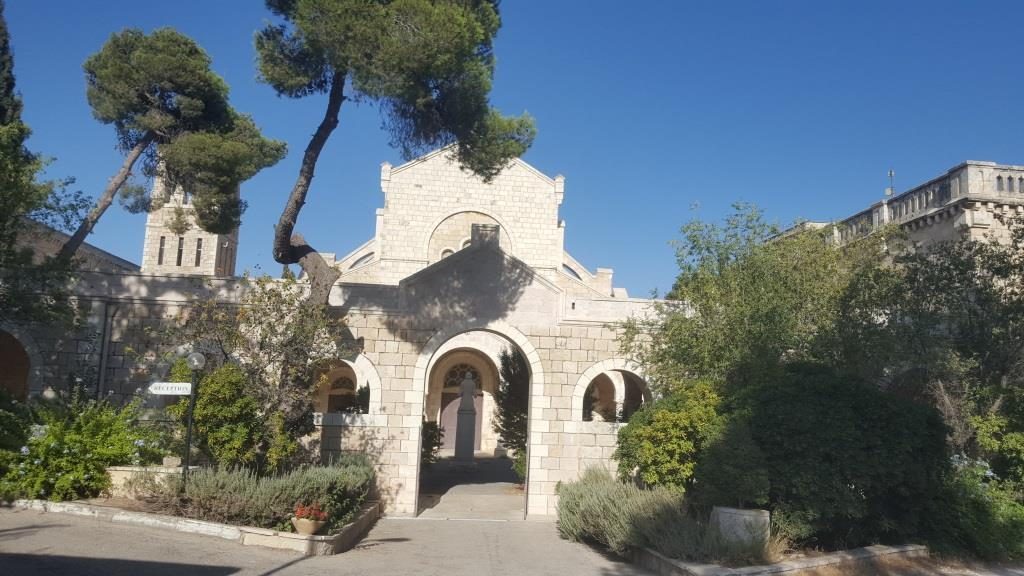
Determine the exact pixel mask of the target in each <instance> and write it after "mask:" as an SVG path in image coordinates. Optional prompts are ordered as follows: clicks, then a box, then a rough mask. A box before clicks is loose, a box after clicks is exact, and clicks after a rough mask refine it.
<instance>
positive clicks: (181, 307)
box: [0, 150, 652, 516]
mask: <svg viewBox="0 0 1024 576" xmlns="http://www.w3.org/2000/svg"><path fill="white" fill-rule="evenodd" d="M564 187H565V182H564V179H563V178H562V177H561V176H559V177H555V178H551V177H548V176H547V175H544V174H542V173H540V172H538V171H537V170H536V169H534V168H532V167H531V166H529V165H528V164H526V163H525V162H522V161H519V160H517V161H515V162H513V163H512V164H511V165H510V166H509V167H508V168H506V169H505V170H504V171H503V172H502V173H501V174H499V175H498V176H497V177H496V178H495V179H494V180H493V181H491V182H483V181H482V180H481V179H479V178H478V177H476V176H474V175H472V174H469V173H467V172H465V171H463V170H462V169H460V167H459V166H458V165H457V164H456V163H455V162H453V161H452V160H451V158H450V157H449V155H448V153H447V151H446V150H440V151H437V152H434V153H432V154H429V155H427V156H424V157H422V158H419V159H417V160H414V161H412V162H409V163H407V164H404V165H402V166H398V167H392V166H390V165H388V164H384V165H383V166H382V167H381V190H382V192H383V196H384V197H383V207H382V208H380V209H378V210H377V212H376V229H375V234H374V237H373V238H371V239H369V240H368V241H367V242H366V243H364V244H363V245H361V246H359V247H357V248H356V249H355V250H353V251H352V252H350V253H348V254H347V255H345V256H343V257H341V258H335V256H334V255H333V254H327V255H325V256H326V257H327V258H328V260H329V261H331V262H333V265H334V266H336V267H337V269H338V270H339V272H340V273H341V277H340V278H339V280H338V282H337V283H336V285H335V286H334V289H333V291H332V294H331V300H330V303H331V306H332V307H334V308H335V309H336V310H338V311H339V312H341V313H343V315H344V317H345V320H346V329H347V331H348V332H349V335H348V337H349V338H350V340H351V346H348V347H347V348H350V349H351V350H352V352H351V353H349V355H348V356H345V357H339V358H336V359H335V360H334V361H332V362H329V363H327V365H325V366H324V368H323V370H322V373H321V374H318V377H317V381H318V382H323V385H322V387H321V388H319V389H317V390H316V391H315V404H316V410H317V412H316V416H315V417H316V423H317V427H318V430H317V433H316V436H317V440H318V441H319V442H318V444H319V447H320V450H321V452H322V453H323V455H324V457H325V458H329V457H330V456H331V455H332V454H334V453H338V452H341V451H347V450H358V451H364V452H367V453H369V454H370V455H371V456H372V457H373V458H375V459H376V461H377V462H378V472H379V481H380V482H379V483H380V492H381V496H382V498H383V500H384V502H385V505H386V510H387V512H388V513H389V514H393V515H414V514H416V512H417V509H418V502H417V498H418V484H419V478H420V473H421V470H422V466H421V462H420V450H421V430H422V428H423V426H424V423H426V422H434V423H437V424H438V425H439V426H440V427H442V428H444V430H445V438H446V440H445V442H446V444H445V449H448V450H452V449H456V448H457V446H456V443H457V442H456V439H457V438H463V439H464V438H466V437H469V438H471V440H472V445H471V448H472V450H473V451H475V452H476V453H477V454H478V455H481V454H488V455H491V454H501V453H502V452H503V448H502V446H501V445H500V442H499V439H498V438H497V435H496V434H495V433H494V432H493V431H492V428H491V420H492V418H493V412H494V396H493V395H494V391H495V389H496V388H497V386H498V382H499V368H500V356H501V354H502V353H503V352H504V351H513V350H515V351H518V352H520V353H521V354H522V355H523V357H524V358H525V359H526V362H527V364H528V365H529V373H530V381H529V396H530V400H529V415H528V416H529V424H528V428H529V445H528V450H527V452H528V477H527V488H526V490H525V494H524V500H525V502H524V512H525V514H526V515H528V516H549V515H552V514H554V512H555V505H556V500H557V497H556V494H555V486H556V485H557V483H558V482H560V481H565V480H572V479H574V478H576V477H577V476H578V474H579V472H580V471H581V470H583V469H584V468H585V467H587V466H590V465H602V466H606V465H608V464H609V463H610V461H611V456H612V453H613V452H614V449H615V437H616V433H617V430H618V426H619V424H618V423H617V422H616V421H617V420H619V419H620V418H621V416H622V415H623V414H628V413H630V412H631V411H633V410H635V409H636V408H638V407H639V406H640V405H641V404H642V403H644V402H645V401H650V398H651V397H650V393H649V392H648V390H647V386H646V384H645V382H644V380H643V373H642V370H641V369H640V367H639V366H637V365H636V364H635V363H633V362H631V361H630V359H629V358H628V357H626V356H625V355H623V354H622V353H621V352H620V351H619V346H618V335H619V332H618V330H619V328H618V325H619V324H620V323H621V322H622V321H624V320H626V319H628V318H631V317H634V316H638V315H644V314H646V313H648V312H649V311H650V309H651V305H652V302H651V301H650V300H646V299H634V298H629V297H628V295H627V294H626V291H625V290H623V289H621V288H615V287H613V285H612V271H611V270H610V269H603V268H598V269H596V270H595V271H590V270H588V269H587V268H586V267H584V266H583V265H582V264H580V263H579V262H578V261H577V260H575V259H574V258H573V257H572V256H571V255H569V254H568V253H567V252H566V251H565V249H564V233H565V224H564V222H563V221H562V220H561V219H560V218H559V207H560V205H561V204H562V201H563V198H564ZM187 207H188V198H187V197H186V196H184V195H183V194H181V193H180V192H179V193H177V194H174V195H172V196H171V200H170V201H169V202H168V203H167V204H166V205H165V206H164V207H163V208H162V209H161V210H158V211H155V212H153V213H151V214H150V216H149V219H148V222H147V227H146V238H145V243H144V246H145V247H144V256H143V265H142V267H141V270H133V269H125V268H123V267H122V268H116V269H115V268H112V267H110V266H105V267H101V266H97V267H94V268H93V269H92V270H86V271H83V272H82V273H81V274H80V279H79V280H78V283H77V286H76V293H77V295H78V302H79V308H80V309H81V310H82V311H83V313H84V316H85V317H86V319H87V321H86V323H85V326H84V327H83V329H82V330H81V331H79V332H77V333H67V332H66V331H65V330H62V329H57V328H47V327H33V326H29V327H22V326H9V325H7V326H0V348H2V350H0V354H2V355H3V356H0V357H3V358H8V357H10V358H12V359H13V360H11V361H10V362H12V363H17V364H18V366H19V367H20V368H19V370H22V372H19V373H18V374H19V375H18V376H16V377H15V379H19V378H23V380H24V385H23V386H22V387H21V388H16V387H14V386H13V385H10V386H9V385H7V384H5V386H7V387H9V388H11V389H12V390H15V391H17V390H22V391H26V393H28V394H38V393H42V392H44V391H45V390H46V389H47V388H62V387H65V386H67V384H68V382H69V380H72V379H80V380H84V381H86V382H88V383H93V382H94V383H95V384H93V386H94V389H95V392H96V393H97V394H98V395H100V396H107V395H113V396H127V395H130V394H131V393H133V392H134V391H135V390H136V389H137V388H139V387H144V386H145V385H146V384H147V383H148V382H149V381H151V380H152V378H153V376H152V375H151V374H150V373H149V372H148V370H147V365H148V363H147V362H145V358H146V357H147V355H149V356H152V355H153V354H154V353H155V347H156V345H157V344H156V342H155V341H154V340H153V339H152V336H151V333H152V331H153V329H155V328H158V327H159V326H160V325H161V324H163V323H166V322H168V321H169V320H171V319H174V318H177V317H178V316H179V315H181V314H182V313H185V312H187V309H188V308H189V306H190V305H191V304H192V303H194V302H195V301H196V299H208V298H214V299H217V300H218V301H221V302H237V301H238V300H239V298H240V297H241V295H242V291H243V290H244V283H243V282H241V281H240V280H239V279H237V278H235V277H234V255H235V247H236V245H237V244H236V243H237V236H236V235H227V236H215V235H210V234H204V233H202V232H201V231H198V230H195V229H192V230H190V231H189V232H188V233H186V234H176V233H175V232H174V231H173V230H172V229H171V228H170V227H168V225H167V223H168V221H169V220H170V219H171V217H172V212H173V211H174V210H175V209H186V210H187ZM96 252H97V253H98V254H99V257H102V254H103V253H102V251H98V250H97V251H96ZM91 254H92V253H91ZM108 256H110V258H111V259H116V257H114V256H112V255H108ZM101 259H102V258H101ZM117 260H118V261H120V259H117ZM112 261H113V260H112ZM12 365H13V364H12ZM467 379H469V381H471V382H472V383H473V384H474V386H475V388H476V392H475V393H473V394H472V398H471V399H470V398H469V397H468V396H469V394H468V393H467V394H466V396H467V400H468V401H469V404H468V406H472V411H473V414H472V418H471V419H468V420H460V417H459V416H457V412H458V409H459V407H460V404H461V405H462V406H463V408H465V407H466V406H467V404H465V403H463V402H462V396H463V391H465V390H472V389H473V388H472V387H470V388H466V387H464V386H462V385H463V383H464V382H466V380H467ZM367 392H368V400H363V401H360V400H359V399H358V397H360V396H362V397H364V398H365V395H366V393H367ZM460 422H462V424H463V429H462V430H461V431H459V430H458V426H459V423H460ZM467 422H470V423H472V430H471V432H472V434H469V433H468V432H467V429H468V428H469V426H467V424H466V423H467Z"/></svg>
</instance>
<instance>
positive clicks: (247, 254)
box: [6, 0, 1024, 296]
mask: <svg viewBox="0 0 1024 576" xmlns="http://www.w3.org/2000/svg"><path fill="white" fill-rule="evenodd" d="M6 4H7V8H6V16H7V20H8V25H9V27H10V31H11V36H12V44H13V46H14V50H15V66H16V74H17V82H18V87H19V90H20V91H21V93H22V95H23V97H24V100H25V113H24V117H25V119H26V121H27V122H28V123H29V124H30V125H31V127H32V129H33V130H34V136H33V138H32V140H31V147H32V148H33V149H34V150H36V151H38V152H41V153H44V154H46V155H48V156H52V157H55V158H56V162H54V164H53V165H52V167H51V170H50V173H51V175H53V176H60V177H63V176H73V177H75V178H76V179H77V187H78V188H80V189H82V190H83V191H85V192H87V193H90V194H95V193H96V192H97V191H98V190H100V189H102V187H103V185H104V183H105V182H106V181H107V179H108V178H109V177H110V176H111V175H112V174H113V173H114V172H115V171H116V169H117V167H118V165H119V164H120V161H121V158H120V156H119V154H118V153H117V152H116V150H115V149H114V144H115V139H114V132H113V129H112V128H110V127H109V126H105V125H102V124H100V123H98V122H96V121H95V120H93V118H92V116H91V113H90V110H89V107H88V105H87V103H86V101H85V88H84V80H83V74H82V70H81V64H82V62H83V61H84V60H85V59H86V58H87V57H88V56H89V55H90V54H92V53H93V52H95V51H96V50H98V49H99V48H100V46H101V45H102V44H103V42H104V41H105V40H106V39H107V37H108V36H109V35H110V34H111V33H113V32H115V31H118V30H121V29H122V28H125V27H138V28H142V29H144V30H147V31H148V30H151V29H153V28H156V27H159V26H173V27H175V28H177V29H179V30H181V31H182V32H184V33H186V34H188V35H190V36H192V37H193V38H194V39H196V40H197V41H198V42H199V43H200V44H201V45H202V46H203V47H204V48H205V49H206V50H207V51H208V52H209V53H210V55H211V56H212V58H213V64H214V68H215V70H216V71H217V72H218V73H220V74H221V75H222V76H224V78H225V79H226V80H227V82H228V83H229V85H230V86H231V89H232V93H231V96H232V103H233V104H234V105H235V107H236V108H238V109H239V110H242V111H245V112H248V113H251V114H252V115H253V116H254V117H255V118H256V120H257V122H258V123H259V124H260V126H261V127H262V128H263V130H264V132H265V133H266V134H267V135H268V136H271V137H274V138H278V139H281V140H284V141H286V142H287V143H288V145H289V148H290V153H289V156H288V157H287V158H286V159H285V160H284V161H282V162H281V163H280V164H278V165H277V166H275V167H273V168H270V169H268V170H265V171H264V172H262V173H261V174H259V175H258V176H257V177H255V178H253V179H252V180H250V181H249V182H248V183H246V184H245V185H244V187H243V194H244V196H245V197H246V198H247V200H248V202H249V210H248V211H247V212H246V214H245V216H244V222H243V225H242V229H241V242H240V244H241V245H240V249H239V266H240V270H241V269H242V268H256V267H259V268H260V269H262V270H264V271H267V272H269V273H272V274H277V273H278V272H279V271H280V266H279V265H277V264H275V263H274V262H273V259H272V258H271V256H270V242H271V234H272V230H273V224H274V222H276V220H277V216H278V214H279V213H280V210H281V208H282V206H283V202H284V199H285V197H286V194H287V192H288V190H290V188H291V185H292V183H293V181H294V178H295V174H296V170H297V166H298V162H299V157H300V155H301V151H302V149H303V148H304V147H305V145H306V142H307V140H308V137H309V135H310V134H311V133H312V132H313V130H314V129H315V127H316V124H317V122H318V121H319V118H320V116H321V115H322V110H323V106H324V100H323V97H312V98H306V99H303V100H286V99H281V98H278V97H277V96H275V94H274V92H273V90H271V89H270V88H269V87H268V86H265V85H262V84H260V83H258V82H257V81H256V70H255V64H254V60H255V55H254V51H253V48H252V34H253V32H254V31H255V30H256V29H258V28H260V27H261V26H262V25H263V23H264V22H265V21H266V20H267V19H268V18H269V13H268V12H267V11H266V10H265V9H264V8H263V5H262V2H259V1H258V0H244V1H243V0H205V1H195V0H176V1H175V2H172V3H167V2H164V3H152V2H139V1H137V0H136V1H133V2H128V1H124V0H103V1H102V2H81V1H77V0H7V2H6ZM502 10H503V20H504V25H503V28H502V30H501V33H500V36H499V38H498V42H497V46H496V53H497V57H498V68H497V75H496V78H495V87H494V92H493V94H492V100H493V102H494V104H495V105H496V106H498V107H499V108H500V109H502V110H503V111H505V112H509V113H519V112H522V111H524V110H526V111H528V112H529V113H530V114H532V115H533V116H534V117H535V118H536V121H537V126H538V130H539V134H538V137H537V140H536V143H535V144H534V147H533V148H532V149H531V150H530V151H529V152H528V153H527V154H526V156H525V159H526V161H528V162H530V163H531V164H533V165H534V166H536V167H537V168H538V169H540V170H541V171H543V172H545V173H547V174H550V175H552V176H553V175H555V174H564V175H565V177H566V195H565V202H564V204H563V205H562V217H563V218H564V219H565V220H566V222H567V225H566V247H567V249H568V250H569V251H570V252H571V253H572V254H573V255H575V256H576V258H577V259H579V260H580V261H581V262H582V263H583V264H585V265H586V266H588V267H589V268H591V269H593V268H595V267H597V266H602V267H611V268H614V269H615V273H616V282H615V284H616V285H618V286H623V287H626V288H627V289H628V290H629V292H630V293H631V295H634V296H643V295H647V294H649V293H650V292H651V290H654V289H657V290H659V291H661V292H664V291H665V290H666V289H667V288H669V287H670V286H671V283H672V280H673V278H674V277H675V274H676V265H675V260H674V255H673V250H672V248H671V247H670V246H669V241H670V240H672V239H673V238H675V237H677V235H678V229H679V226H680V225H681V224H683V223H684V222H685V221H687V220H688V219H690V218H692V217H694V216H699V217H701V218H705V219H717V218H720V217H721V216H722V215H724V214H725V213H726V212H727V211H728V210H729V205H730V204H731V203H733V202H735V201H747V202H754V203H756V204H758V205H760V206H761V207H762V208H764V209H765V211H766V212H767V214H768V215H769V217H770V218H772V219H775V220H778V221H779V222H780V223H786V222H789V221H792V220H793V219H795V218H810V219H830V218H838V217H842V216H845V215H848V214H851V213H853V212H855V211H857V210H860V209H862V208H864V207H866V206H868V205H869V204H870V203H872V202H874V201H876V200H877V199H879V198H880V197H881V196H882V192H883V190H884V188H885V186H887V185H888V179H887V178H886V172H887V170H888V169H889V168H890V167H892V168H894V169H895V170H896V187H897V189H898V190H900V191H902V190H905V189H907V188H909V187H911V186H913V185H914V184H916V183H919V182H923V181H924V180H927V179H929V178H932V177H934V176H937V175H939V174H941V173H943V172H944V171H946V170H947V169H949V168H951V167H953V166H954V165H955V164H957V163H959V162H961V161H963V160H967V159H972V160H993V161H996V162H1001V163H1011V164H1024V107H1022V106H1021V102H1022V101H1024V71H1022V69H1021V62H1022V61H1024V59H1022V56H1024V27H1022V25H1021V22H1022V21H1024V3H1022V2H1014V1H1007V2H989V1H975V2H967V1H966V0H965V1H962V2H947V1H941V0H930V1H918V2H912V1H903V2H891V1H889V2H870V1H858V2H845V3H841V2H822V1H814V0H801V1H797V0H787V1H782V0H779V1H753V0H751V1H748V2H738V1H724V0H723V1H715V2H711V1H707V2H683V1H670V0H663V1H651V2H644V3H639V2H629V3H627V2H622V1H618V2H612V1H603V0H602V1H596V0H588V1H584V0H574V1H569V0H563V1H558V2H550V1H542V0H520V1H518V2H517V1H513V0H505V1H504V2H503V3H502ZM382 161H389V162H391V163H393V164H398V163H400V162H401V161H402V159H401V158H400V156H399V154H398V152H396V151H395V150H392V149H391V148H389V147H388V145H387V139H386V135H385V134H384V133H383V132H382V131H381V130H380V116H379V114H378V112H377V110H376V109H374V108H373V107H371V106H368V105H362V106H354V105H350V104H346V106H345V108H344V109H343V112H342V120H341V126H340V127H339V129H338V131H337V132H336V133H335V134H334V136H333V137H332V139H331V141H330V142H329V144H328V145H327V147H326V149H325V151H324V154H323V156H321V161H320V164H319V166H318V168H317V176H316V180H315V181H314V184H313V189H312V190H311V192H310V198H309V202H308V204H307V206H306V207H305V209H304V211H303V213H302V216H301V217H300V220H299V225H298V230H299V231H300V232H302V233H303V234H305V235H306V237H307V238H308V239H309V240H310V241H311V243H312V244H313V246H314V247H316V248H317V249H319V250H322V251H325V252H337V253H339V254H344V253H347V252H348V251H349V250H351V249H353V248H355V247H356V246H358V245H359V244H361V243H362V242H364V241H365V240H366V239H368V238H370V237H371V236H372V235H373V222H374V218H373V212H374V210H375V209H376V208H377V207H379V206H381V205H382V200H383V199H382V196H381V193H380V187H379V164H380V163H381V162H382ZM143 224H144V218H143V217H142V216H134V215H130V214H127V213H126V212H124V211H123V210H121V209H120V208H119V207H117V206H115V207H112V208H111V210H109V211H108V213H107V214H106V215H105V216H104V218H103V220H101V222H100V224H99V226H98V227H97V229H96V231H95V232H94V233H93V234H92V235H91V236H90V238H89V241H90V242H92V243H93V244H95V245H97V246H99V247H101V248H104V249H107V250H110V251H112V252H114V253H116V254H119V255H121V256H124V257H126V258H129V259H131V260H134V261H139V259H140V257H141V250H142V235H143Z"/></svg>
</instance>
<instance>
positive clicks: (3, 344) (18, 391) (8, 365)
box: [0, 330, 29, 400]
mask: <svg viewBox="0 0 1024 576" xmlns="http://www.w3.org/2000/svg"><path fill="white" fill-rule="evenodd" d="M28 374H29V359H28V354H27V353H25V348H24V347H23V346H22V345H21V342H18V339H17V338H15V337H14V336H11V335H10V334H8V333H7V332H4V331H2V330H0V389H2V390H4V391H5V392H7V393H8V394H10V395H11V396H13V397H14V398H15V399H17V400H26V399H27V398H28Z"/></svg>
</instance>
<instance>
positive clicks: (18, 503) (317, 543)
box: [11, 500, 380, 556]
mask: <svg viewBox="0 0 1024 576" xmlns="http://www.w3.org/2000/svg"><path fill="white" fill-rule="evenodd" d="M11 506H12V507H13V508H20V509H22V510H36V511H39V512H53V513H57V514H70V515H74V516H87V517H90V518H95V519H97V520H100V521H105V522H111V523H117V524H131V525H134V526H146V527H149V528H157V529H160V530H170V531H174V532H184V533H187V534H196V535H199V536H209V537H214V538H221V539H223V540H230V541H234V542H238V543H239V544H242V545H243V546H262V547H265V548H277V549H282V550H291V551H293V552H299V553H301V554H303V555H306V556H328V555H331V554H338V553H341V552H345V551H346V550H349V549H351V548H352V547H353V546H355V545H356V544H357V543H358V542H359V540H361V539H362V538H363V536H365V535H366V533H367V532H369V531H370V528H371V527H372V526H373V525H374V523H376V521H377V519H378V518H379V517H380V503H379V502H370V503H367V504H364V505H363V507H362V509H361V510H360V512H359V515H358V516H356V518H355V520H353V521H352V522H350V523H348V524H346V525H345V526H343V527H342V529H341V531H340V532H339V533H337V534H333V535H331V536H303V535H301V534H295V533H292V532H278V531H276V530H269V529H266V528H255V527H251V526H232V525H230V524H219V523H217V522H207V521H205V520H193V519H191V518H178V517H176V516H164V515H162V514H150V513H147V512H128V511H126V510H119V509H117V508H107V507H104V506H94V505H92V504H83V503H80V502H49V501H46V500H15V501H14V502H13V503H12V505H11Z"/></svg>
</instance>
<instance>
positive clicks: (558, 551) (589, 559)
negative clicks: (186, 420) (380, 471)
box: [0, 510, 649, 576]
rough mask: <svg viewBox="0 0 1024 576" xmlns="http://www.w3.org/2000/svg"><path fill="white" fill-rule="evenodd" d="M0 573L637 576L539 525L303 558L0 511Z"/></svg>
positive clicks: (406, 537) (388, 525)
mask: <svg viewBox="0 0 1024 576" xmlns="http://www.w3.org/2000/svg"><path fill="white" fill-rule="evenodd" d="M0 573H2V574H5V575H6V574H11V575H22V574H25V575H28V574H32V575H40V576H43V575H64V574H69V575H70V574H73V575H75V576H93V575H95V576H122V575H123V576H128V575H131V576H135V575H140V574H146V575H148V576H185V575H197V576H226V575H239V576H271V575H274V576H296V575H310V576H313V575H316V576H322V575H325V574H331V575H342V576H344V575H367V574H372V575H374V576H407V575H409V574H415V575H416V576H489V575H493V576H525V575H552V576H583V575H588V576H589V575H600V576H612V575H617V576H640V575H647V576H649V573H648V572H646V571H643V570H640V569H638V568H636V567H634V566H631V565H629V564H626V563H623V562H621V561H619V560H617V559H615V558H611V557H606V556H604V555H602V554H599V553H598V552H596V551H594V550H593V549H591V548H589V547H586V546H582V545H579V544H573V543H571V542H566V541H564V540H561V539H560V538H559V537H558V534H557V533H556V531H555V526H554V525H553V524H550V523H538V522H493V521H472V520H465V521H460V520H425V519H410V520H400V519H385V520H381V521H379V522H378V523H377V526H376V527H374V529H373V530H372V531H371V532H370V534H369V535H367V537H366V539H364V540H363V542H362V543H361V544H359V545H358V546H357V547H356V548H355V549H354V550H351V551H349V552H346V553H344V554H339V555H337V556H321V557H309V558H307V557H303V556H297V555H295V554H292V553H288V552H283V551H277V550H269V549H264V548H257V547H252V546H242V545H240V544H236V543H233V542H228V541H225V540H220V539H215V538H204V537H201V536H196V535H193V534H181V533H178V532H167V531H164V530H157V529H153V528H143V527H137V526H125V525H120V524H111V523H107V522H98V521H96V520H94V519H90V518H84V517H79V516H70V515H65V514H47V513H42V512H36V511H12V510H0Z"/></svg>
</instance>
